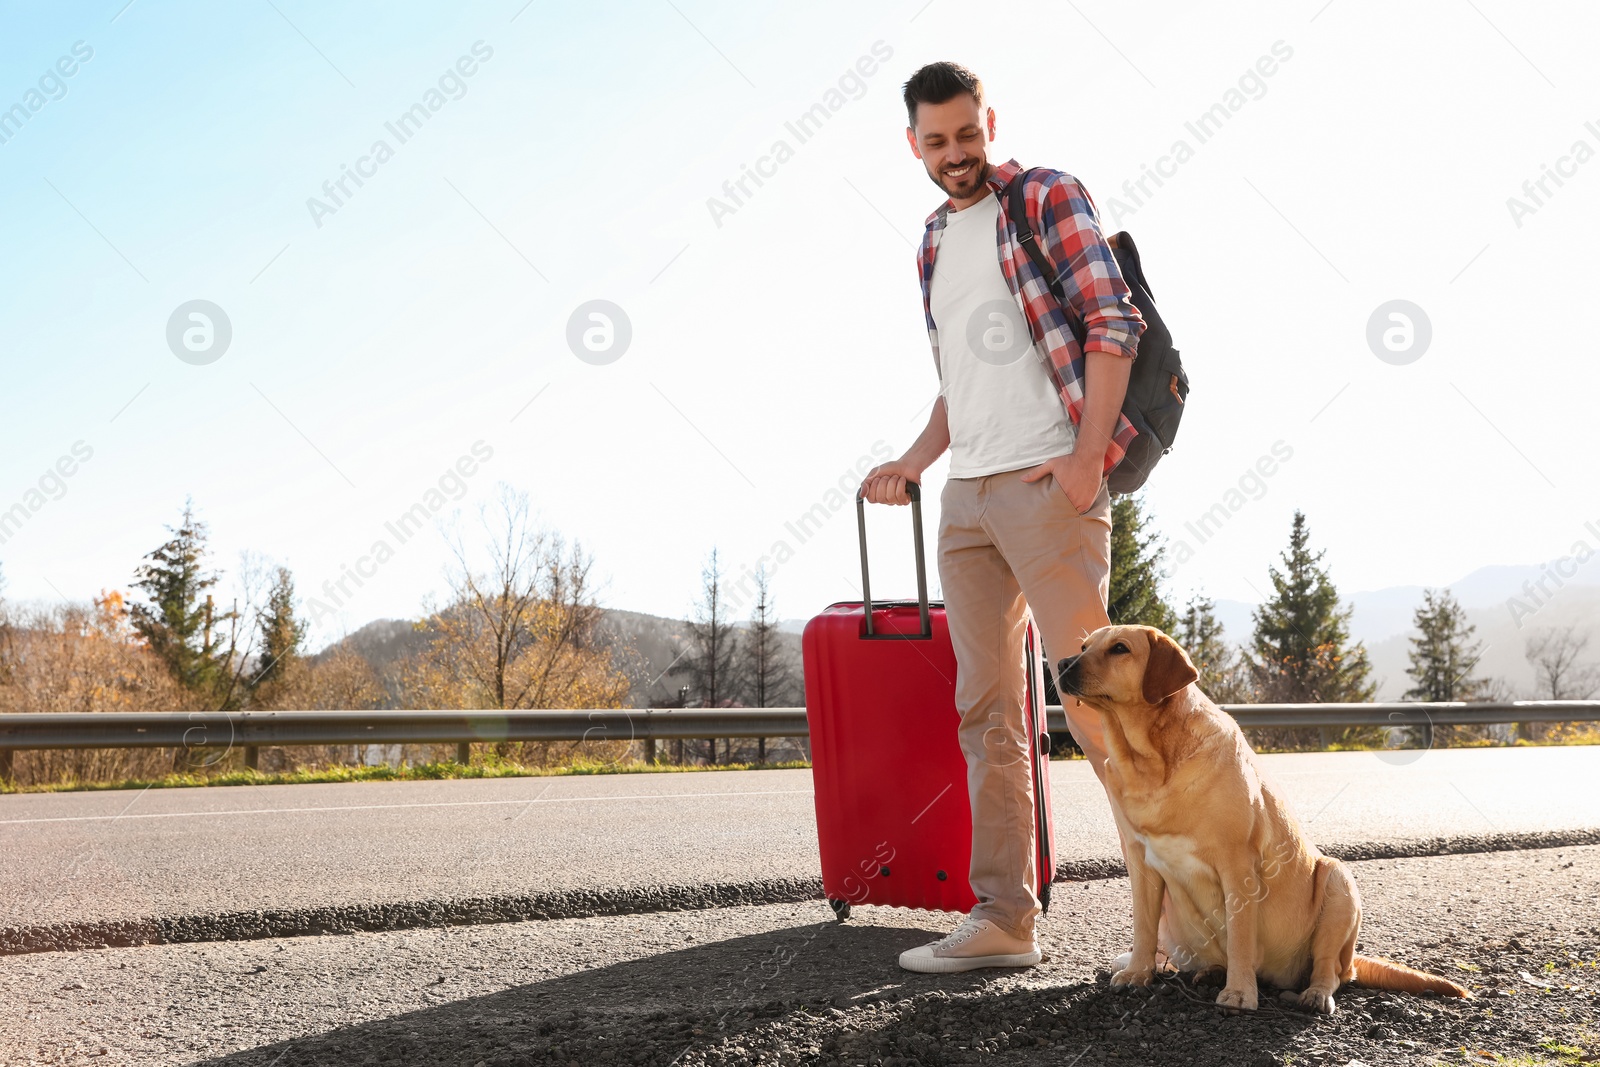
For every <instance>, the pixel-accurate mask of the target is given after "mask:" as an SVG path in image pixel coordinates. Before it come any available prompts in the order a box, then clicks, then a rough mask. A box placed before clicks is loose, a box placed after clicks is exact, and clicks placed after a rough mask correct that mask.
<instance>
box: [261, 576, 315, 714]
mask: <svg viewBox="0 0 1600 1067" xmlns="http://www.w3.org/2000/svg"><path fill="white" fill-rule="evenodd" d="M256 626H257V627H258V628H259V630H260V632H261V653H260V656H259V657H258V660H257V666H256V668H255V670H254V671H253V672H252V673H251V675H250V680H249V686H250V689H251V691H252V692H254V691H257V690H260V689H261V688H262V687H264V686H268V685H272V684H275V683H279V682H282V681H284V680H286V679H288V678H291V677H294V676H295V675H296V674H297V673H298V670H299V668H300V666H301V650H302V649H303V648H304V647H305V641H306V623H305V621H304V620H302V619H300V618H298V617H297V616H296V615H295V611H294V575H293V574H291V573H290V572H289V568H287V567H279V568H278V569H277V570H276V571H275V572H274V574H273V579H272V589H271V590H270V592H268V594H267V607H266V610H265V611H262V612H260V613H258V614H257V616H256Z"/></svg>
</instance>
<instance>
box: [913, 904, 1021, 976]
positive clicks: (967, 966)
mask: <svg viewBox="0 0 1600 1067" xmlns="http://www.w3.org/2000/svg"><path fill="white" fill-rule="evenodd" d="M1042 958H1043V956H1042V955H1041V953H1040V952H1039V943H1038V942H1037V941H1034V940H1033V939H1031V938H1030V939H1028V940H1026V941H1024V940H1023V939H1021V938H1017V937H1012V936H1011V935H1010V934H1008V933H1006V932H1005V931H1004V930H1002V929H1000V928H999V927H998V926H996V925H995V924H994V923H992V922H990V921H989V920H988V919H974V918H972V917H971V916H968V917H967V918H966V919H964V920H962V923H961V925H960V926H958V927H956V928H955V930H954V931H953V932H951V934H950V935H949V936H948V937H945V938H942V939H941V940H938V941H935V942H933V944H931V945H919V946H918V947H916V948H912V949H907V950H906V951H904V952H902V953H900V966H902V967H904V968H905V969H906V970H908V971H920V972H922V973H923V974H950V973H953V972H955V971H975V970H977V969H978V968H980V967H1032V966H1033V965H1034V964H1036V963H1038V962H1039V960H1040V959H1042Z"/></svg>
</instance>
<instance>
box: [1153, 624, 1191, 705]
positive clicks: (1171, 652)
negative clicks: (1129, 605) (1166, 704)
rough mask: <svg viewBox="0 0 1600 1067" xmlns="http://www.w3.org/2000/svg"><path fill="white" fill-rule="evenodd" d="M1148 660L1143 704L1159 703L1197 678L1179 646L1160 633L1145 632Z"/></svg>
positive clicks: (1158, 631) (1156, 631) (1186, 656)
mask: <svg viewBox="0 0 1600 1067" xmlns="http://www.w3.org/2000/svg"><path fill="white" fill-rule="evenodd" d="M1148 636H1149V638H1150V659H1149V661H1148V662H1146V663H1145V665H1144V702H1145V703H1146V704H1159V703H1161V702H1162V701H1163V700H1165V699H1167V698H1168V697H1169V696H1171V695H1172V694H1174V693H1176V692H1178V691H1180V690H1182V689H1183V688H1185V687H1186V686H1187V685H1188V684H1189V683H1190V682H1192V681H1194V680H1195V679H1197V678H1199V677H1200V672H1199V671H1197V670H1195V669H1194V664H1193V663H1190V662H1189V657H1188V655H1186V654H1185V653H1184V651H1183V649H1181V648H1179V647H1178V643H1177V642H1176V641H1174V640H1173V639H1172V638H1170V637H1168V636H1167V635H1166V634H1164V633H1162V632H1161V631H1160V630H1155V629H1152V630H1150V631H1148Z"/></svg>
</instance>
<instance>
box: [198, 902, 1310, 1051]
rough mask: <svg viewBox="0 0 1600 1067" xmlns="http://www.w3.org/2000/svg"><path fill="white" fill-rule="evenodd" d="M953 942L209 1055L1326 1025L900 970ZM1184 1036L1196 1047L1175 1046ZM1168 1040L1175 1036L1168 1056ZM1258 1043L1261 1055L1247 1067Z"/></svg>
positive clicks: (760, 961)
mask: <svg viewBox="0 0 1600 1067" xmlns="http://www.w3.org/2000/svg"><path fill="white" fill-rule="evenodd" d="M939 936H941V935H940V933H938V932H935V931H925V930H916V929H906V928H899V927H892V928H891V927H873V926H858V925H852V924H845V925H840V924H838V923H833V922H826V923H817V924H814V925H806V926H796V927H792V928H789V929H786V930H779V931H774V932H771V933H764V934H756V935H752V936H748V937H739V938H733V939H729V940H724V941H717V942H714V943H710V944H704V945H695V946H693V947H690V948H682V949H677V950H673V951H666V952H662V953H659V954H657V955H654V956H650V957H647V958H645V959H640V960H634V961H631V962H627V963H619V964H613V965H611V966H607V967H600V968H597V969H595V970H589V971H582V972H579V973H576V974H571V975H566V976H563V977H560V978H552V979H549V980H547V981H541V982H535V983H532V984H529V985H526V986H520V987H518V988H515V989H509V990H505V991H502V992H498V993H493V994H489V995H485V996H480V997H473V998H470V999H465V1000H457V1001H452V1002H449V1003H441V1004H439V1005H438V1006H436V1007H430V1008H426V1009H422V1010H418V1011H413V1012H408V1013H406V1014H403V1015H399V1016H395V1017H392V1018H387V1019H381V1020H377V1021H372V1022H364V1023H359V1024H356V1025H354V1026H350V1027H346V1028H341V1029H337V1030H333V1031H330V1032H327V1033H323V1034H317V1035H312V1036H308V1037H303V1038H298V1039H296V1040H294V1041H285V1042H278V1043H276V1044H272V1045H265V1046H261V1047H258V1048H254V1049H249V1050H246V1051H242V1052H238V1053H234V1054H232V1055H228V1056H224V1057H221V1058H216V1059H210V1060H204V1061H199V1062H201V1063H204V1064H214V1065H227V1067H309V1065H313V1064H330V1065H331V1064H341V1065H343V1064H430V1065H433V1064H439V1065H444V1064H463V1065H468V1067H472V1065H478V1064H483V1065H487V1067H500V1065H510V1064H556V1065H565V1064H569V1063H576V1064H582V1065H585V1067H587V1065H590V1064H596V1063H619V1064H663V1065H664V1064H673V1063H677V1064H683V1063H685V1062H691V1063H705V1062H711V1063H742V1062H753V1061H756V1060H758V1059H761V1058H763V1057H761V1056H760V1055H759V1054H760V1053H766V1057H765V1058H766V1061H767V1062H777V1056H776V1053H778V1052H779V1051H780V1050H787V1051H789V1053H790V1055H789V1056H786V1057H784V1061H785V1062H813V1061H814V1060H815V1059H816V1058H818V1057H819V1056H826V1055H827V1054H832V1055H833V1056H839V1057H841V1058H844V1059H858V1058H865V1057H882V1058H884V1059H885V1061H886V1062H889V1063H896V1062H901V1063H907V1064H912V1063H932V1064H937V1063H945V1062H970V1059H971V1058H972V1057H974V1056H975V1055H977V1053H976V1052H975V1051H971V1050H963V1049H959V1048H958V1047H957V1046H958V1045H961V1046H970V1045H972V1044H973V1043H974V1042H977V1041H989V1042H993V1043H994V1044H993V1046H992V1047H990V1052H991V1053H992V1052H1003V1053H1004V1058H1005V1060H1006V1061H1007V1062H1011V1063H1034V1062H1038V1063H1060V1062H1063V1054H1064V1057H1065V1059H1066V1060H1070V1059H1072V1058H1073V1057H1074V1056H1078V1055H1079V1054H1080V1053H1083V1052H1085V1051H1090V1052H1092V1053H1093V1054H1090V1055H1087V1056H1085V1058H1084V1062H1085V1063H1090V1062H1099V1061H1101V1060H1102V1058H1103V1057H1105V1056H1107V1055H1111V1056H1114V1057H1115V1056H1117V1054H1118V1052H1120V1055H1121V1056H1132V1057H1134V1058H1138V1059H1140V1060H1141V1061H1142V1062H1146V1063H1165V1062H1172V1063H1210V1062H1217V1063H1223V1062H1227V1063H1248V1062H1249V1056H1250V1055H1251V1054H1267V1055H1269V1056H1270V1054H1271V1053H1273V1052H1274V1051H1281V1050H1282V1049H1284V1048H1286V1047H1288V1045H1289V1044H1290V1043H1291V1041H1292V1039H1293V1037H1294V1036H1295V1035H1296V1034H1298V1033H1299V1032H1300V1031H1302V1030H1304V1029H1305V1028H1306V1027H1308V1026H1315V1025H1317V1020H1316V1019H1314V1018H1312V1017H1310V1016H1307V1015H1304V1014H1301V1013H1298V1012H1287V1011H1283V1010H1281V1009H1276V1006H1275V1005H1265V1004H1264V1005H1263V1007H1264V1009H1265V1010H1263V1011H1262V1012H1260V1013H1257V1014H1256V1015H1255V1016H1253V1017H1249V1018H1246V1019H1242V1020H1232V1019H1230V1018H1229V1017H1227V1016H1224V1015H1222V1014H1221V1013H1220V1012H1218V1010H1217V1009H1216V1007H1215V1005H1214V1004H1212V1003H1210V1001H1211V999H1212V998H1214V996H1215V991H1214V990H1204V989H1191V988H1189V987H1188V986H1187V984H1185V983H1178V982H1172V983H1171V987H1170V988H1166V989H1163V990H1161V991H1160V992H1156V993H1151V992H1146V991H1139V992H1135V993H1129V994H1121V993H1117V994H1114V993H1112V992H1111V991H1110V989H1109V988H1108V986H1107V985H1106V982H1105V980H1104V977H1103V976H1102V977H1101V978H1100V979H1099V980H1098V981H1095V982H1083V981H1079V982H1072V983H1067V984H1063V985H1057V986H1053V987H1048V988H1042V989H1029V988H1021V989H1018V988H1011V989H1007V990H1004V991H1000V990H997V991H996V993H995V994H994V995H992V996H982V997H978V996H971V995H967V994H971V993H974V992H977V991H980V990H982V989H983V988H984V987H985V986H986V985H990V984H992V983H994V982H995V981H996V979H997V977H1003V976H1004V974H1006V973H1008V972H993V971H991V972H973V973H970V974H958V975H940V976H932V975H913V974H908V973H907V972H905V971H902V970H900V969H899V967H898V966H897V965H896V962H895V961H896V957H897V956H898V955H899V953H900V952H902V951H903V950H905V949H907V948H909V947H911V946H913V945H918V944H923V943H925V942H927V941H929V940H933V939H935V938H937V937H939ZM1263 999H1264V1000H1265V999H1266V997H1264V998H1263ZM1275 1009H1276V1010H1275ZM1190 1016H1192V1019H1190V1018H1188V1017H1190ZM1174 1027H1176V1029H1177V1031H1179V1033H1181V1035H1182V1037H1183V1038H1184V1040H1182V1041H1178V1042H1174V1041H1173V1040H1172V1039H1173V1037H1174V1036H1178V1035H1176V1034H1174V1033H1173V1028H1174ZM1019 1028H1020V1029H1019ZM1153 1030H1155V1031H1160V1033H1161V1040H1160V1041H1159V1042H1157V1043H1156V1044H1155V1047H1154V1048H1152V1047H1151V1044H1150V1043H1149V1039H1150V1038H1152V1037H1155V1036H1156V1034H1155V1033H1154V1032H1153ZM1219 1031H1227V1032H1229V1033H1227V1034H1226V1036H1227V1037H1232V1038H1233V1040H1231V1041H1229V1040H1224V1041H1223V1044H1226V1045H1229V1046H1231V1049H1232V1051H1231V1052H1230V1053H1225V1052H1224V1050H1223V1049H1222V1048H1220V1047H1217V1039H1218V1038H1219V1037H1225V1035H1224V1033H1221V1032H1219ZM1242 1049H1247V1050H1249V1051H1248V1052H1247V1053H1246V1058H1245V1059H1243V1060H1241V1059H1239V1058H1238V1057H1239V1055H1240V1052H1241V1050H1242ZM1209 1052H1215V1053H1216V1054H1217V1056H1218V1057H1219V1058H1217V1059H1212V1057H1211V1055H1209V1054H1208V1053H1209ZM1169 1056H1172V1057H1174V1058H1171V1059H1169V1058H1168V1057H1169ZM1261 1062H1263V1063H1264V1062H1268V1060H1265V1059H1264V1060H1261ZM1272 1062H1277V1061H1276V1060H1274V1061H1272Z"/></svg>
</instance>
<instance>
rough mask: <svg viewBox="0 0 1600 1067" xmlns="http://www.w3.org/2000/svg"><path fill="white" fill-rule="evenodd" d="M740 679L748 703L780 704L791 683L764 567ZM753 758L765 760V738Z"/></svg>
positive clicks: (743, 648) (759, 573)
mask: <svg viewBox="0 0 1600 1067" xmlns="http://www.w3.org/2000/svg"><path fill="white" fill-rule="evenodd" d="M741 653H742V654H741V656H740V659H741V661H742V662H741V671H740V673H741V674H742V675H743V678H742V679H741V680H742V681H743V683H744V690H745V698H746V700H747V701H748V702H749V704H750V706H751V707H756V708H767V707H773V706H775V705H776V706H782V705H781V704H779V703H778V702H779V701H780V700H782V699H783V698H785V697H787V696H788V694H789V692H790V691H791V690H792V688H793V686H794V665H793V664H792V663H791V662H790V661H789V655H788V650H787V649H785V648H784V647H783V642H782V640H781V638H780V637H779V632H778V609H777V605H776V604H775V603H774V602H773V599H772V589H771V585H770V583H769V581H768V579H767V571H766V568H764V567H763V568H761V569H760V570H758V571H756V603H755V607H754V608H753V609H752V610H751V613H750V627H749V629H748V630H746V631H745V634H744V641H743V643H742V646H741ZM756 759H757V761H759V762H763V763H764V762H766V759H767V739H766V738H765V737H760V738H757V739H756Z"/></svg>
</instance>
